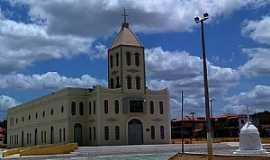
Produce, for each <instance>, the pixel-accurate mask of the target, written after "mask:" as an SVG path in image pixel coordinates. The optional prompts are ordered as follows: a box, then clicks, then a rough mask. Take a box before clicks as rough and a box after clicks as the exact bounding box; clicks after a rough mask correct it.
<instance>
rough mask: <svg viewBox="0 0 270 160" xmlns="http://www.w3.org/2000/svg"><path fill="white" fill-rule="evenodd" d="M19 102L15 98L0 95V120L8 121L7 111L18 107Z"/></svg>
mask: <svg viewBox="0 0 270 160" xmlns="http://www.w3.org/2000/svg"><path fill="white" fill-rule="evenodd" d="M19 103H20V102H18V101H17V100H16V99H14V98H13V97H10V96H7V95H0V120H4V119H6V113H7V110H8V109H9V108H11V107H14V106H16V105H18V104H19Z"/></svg>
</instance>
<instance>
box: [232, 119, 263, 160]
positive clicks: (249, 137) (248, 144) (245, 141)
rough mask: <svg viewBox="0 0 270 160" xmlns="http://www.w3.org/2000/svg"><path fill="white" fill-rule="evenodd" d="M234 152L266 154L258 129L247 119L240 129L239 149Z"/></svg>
mask: <svg viewBox="0 0 270 160" xmlns="http://www.w3.org/2000/svg"><path fill="white" fill-rule="evenodd" d="M234 154H241V155H263V154H268V152H266V150H265V149H263V147H262V144H261V138H260V134H259V131H258V129H257V128H256V127H255V126H254V125H253V124H252V123H251V122H250V121H248V122H247V123H246V124H245V125H244V126H243V127H242V128H241V130H240V144H239V149H238V150H236V151H235V152H234Z"/></svg>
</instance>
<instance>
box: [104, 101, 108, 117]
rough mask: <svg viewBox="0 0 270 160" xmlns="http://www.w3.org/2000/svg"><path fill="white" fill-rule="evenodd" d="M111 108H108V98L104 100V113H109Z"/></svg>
mask: <svg viewBox="0 0 270 160" xmlns="http://www.w3.org/2000/svg"><path fill="white" fill-rule="evenodd" d="M108 112H109V108H108V100H104V113H105V114H108Z"/></svg>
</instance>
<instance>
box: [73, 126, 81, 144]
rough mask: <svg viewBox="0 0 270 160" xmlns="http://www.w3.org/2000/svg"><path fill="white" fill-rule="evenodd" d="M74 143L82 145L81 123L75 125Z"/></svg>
mask: <svg viewBox="0 0 270 160" xmlns="http://www.w3.org/2000/svg"><path fill="white" fill-rule="evenodd" d="M74 142H76V143H78V145H82V125H81V124H80V123H76V124H75V125H74Z"/></svg>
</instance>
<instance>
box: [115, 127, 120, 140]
mask: <svg viewBox="0 0 270 160" xmlns="http://www.w3.org/2000/svg"><path fill="white" fill-rule="evenodd" d="M115 139H116V140H119V139H120V129H119V126H115Z"/></svg>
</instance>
